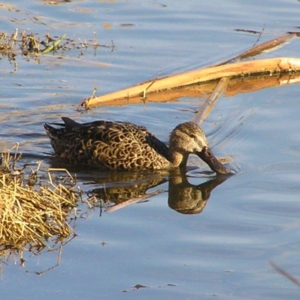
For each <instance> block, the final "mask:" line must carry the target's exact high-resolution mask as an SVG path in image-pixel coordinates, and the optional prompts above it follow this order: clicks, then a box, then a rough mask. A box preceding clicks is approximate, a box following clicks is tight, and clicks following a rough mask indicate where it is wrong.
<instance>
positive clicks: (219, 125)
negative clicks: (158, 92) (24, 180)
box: [0, 0, 300, 300]
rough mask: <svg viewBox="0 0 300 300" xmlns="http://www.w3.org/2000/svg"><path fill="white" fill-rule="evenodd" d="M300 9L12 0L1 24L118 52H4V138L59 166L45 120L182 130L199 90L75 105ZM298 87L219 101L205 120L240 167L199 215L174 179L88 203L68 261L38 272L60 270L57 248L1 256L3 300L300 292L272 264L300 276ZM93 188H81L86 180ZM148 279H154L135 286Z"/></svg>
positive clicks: (242, 42)
mask: <svg viewBox="0 0 300 300" xmlns="http://www.w3.org/2000/svg"><path fill="white" fill-rule="evenodd" d="M299 5H300V4H299V2H298V1H290V0H289V1H284V0H278V1H274V0H272V1H264V2H263V3H262V2H258V1H252V2H251V3H250V2H249V3H247V4H246V3H241V2H240V1H234V0H231V1H227V2H226V3H225V2H224V1H211V2H209V3H207V1H196V0H195V1H185V2H183V1H169V0H167V1H164V2H161V3H157V2H152V1H146V2H137V1H97V2H95V1H90V0H87V1H80V2H77V1H73V2H70V3H63V4H60V5H51V4H47V3H46V2H44V1H32V2H31V3H29V4H28V3H25V2H23V1H14V7H13V8H12V9H11V10H10V11H9V10H6V9H1V15H0V24H1V28H2V29H1V30H2V31H5V32H7V33H12V32H13V31H14V29H15V28H16V27H17V28H18V29H19V30H20V31H21V30H26V29H28V31H29V32H34V33H38V34H39V35H40V36H43V35H44V34H45V33H46V32H47V31H49V32H50V34H52V35H56V36H61V35H62V34H64V33H67V36H68V38H70V39H74V40H75V41H76V43H78V42H79V39H80V40H81V41H82V42H87V41H88V42H90V43H92V41H93V39H94V38H95V34H94V33H96V38H97V41H98V43H100V44H102V45H106V46H111V45H112V41H113V44H114V45H115V48H114V49H111V48H109V47H108V48H105V47H98V48H97V50H96V52H95V51H94V50H93V48H92V47H89V48H88V49H87V50H81V49H77V50H69V51H68V50H66V51H65V52H64V53H60V54H59V55H58V54H55V55H52V54H48V55H45V56H42V57H41V58H40V61H39V62H34V60H32V59H31V60H30V61H29V62H28V61H26V59H25V58H21V56H17V62H18V67H17V71H16V72H14V66H13V64H11V63H9V62H8V61H7V60H6V59H5V58H2V59H1V61H0V66H1V69H0V70H1V71H0V72H1V73H0V74H1V81H0V90H1V94H0V111H1V116H0V121H1V132H0V137H1V143H5V144H7V145H12V144H13V143H15V142H20V148H21V149H22V151H23V152H24V153H25V157H27V159H29V160H30V159H34V158H35V157H36V159H41V157H42V158H44V164H43V165H44V166H43V167H44V168H47V167H48V166H50V165H51V164H52V160H51V158H49V156H48V155H47V154H46V153H49V152H51V151H52V149H51V146H50V143H49V140H48V138H47V137H46V134H45V133H44V131H43V127H42V124H43V123H44V122H45V121H49V122H57V121H58V120H59V118H60V117H61V116H64V115H68V116H70V117H72V118H75V119H76V120H78V121H90V120H93V119H98V118H105V119H111V120H123V121H132V122H134V123H138V124H141V125H144V126H146V127H147V128H149V129H150V130H151V131H153V132H154V133H155V134H156V135H157V136H158V137H159V138H161V139H162V140H164V141H167V139H168V135H169V132H170V131H171V130H172V128H174V126H176V125H177V124H178V123H180V122H184V121H187V120H190V119H192V117H193V112H194V111H195V110H196V109H197V108H198V106H199V101H198V99H191V98H184V99H180V100H179V102H174V103H147V104H146V105H144V104H140V105H129V106H125V107H104V106H103V107H98V108H95V109H93V110H92V111H90V112H87V113H78V112H76V107H77V105H78V104H79V102H80V101H81V100H82V99H84V98H85V97H88V96H90V95H91V94H92V91H93V89H94V87H97V93H98V94H103V93H107V92H111V91H115V90H118V89H121V88H124V87H127V86H130V85H133V84H136V83H138V82H142V81H144V80H148V79H151V78H155V77H159V76H165V75H167V74H170V73H176V72H183V71H185V70H189V69H193V68H196V67H200V66H204V65H209V64H211V63H215V62H217V61H220V60H221V59H225V58H230V57H232V56H234V55H236V54H238V53H240V52H242V51H244V50H246V49H248V48H250V47H251V46H252V45H253V44H255V42H256V41H257V38H258V36H257V35H252V34H250V33H245V32H237V31H235V30H234V29H248V30H257V31H261V30H263V29H264V31H263V34H262V36H261V37H260V41H261V42H263V41H266V40H269V39H272V38H275V37H278V36H280V35H283V34H284V33H285V32H286V31H295V30H297V28H296V26H298V25H299V18H298V16H299V9H300V7H299ZM35 17H37V18H35ZM104 23H107V24H109V25H110V27H111V28H110V29H107V24H106V25H105V24H104ZM129 25H130V26H129ZM298 49H299V41H298V40H297V39H295V40H293V41H291V42H290V43H289V44H287V45H286V46H285V47H282V48H280V49H278V50H276V51H274V52H271V53H268V54H264V55H262V56H261V57H278V56H285V57H297V56H299V51H298ZM81 51H82V52H83V55H80V53H81ZM299 89H300V88H299V85H297V84H295V85H288V86H283V87H279V88H269V89H264V90H260V91H257V92H252V93H245V94H238V95H236V96H234V97H221V99H220V100H219V101H218V103H217V105H216V107H215V108H214V110H213V111H212V113H211V115H210V116H209V117H208V118H207V120H206V121H205V122H204V124H203V129H204V131H205V132H206V134H207V136H208V140H209V142H210V144H211V146H212V148H213V151H214V152H215V153H216V154H217V155H218V156H222V157H227V158H229V159H230V165H231V167H232V168H233V169H235V170H237V171H238V173H237V175H235V176H232V177H231V178H229V179H227V180H226V181H224V182H223V183H221V184H220V185H218V186H217V187H216V188H214V189H213V190H212V191H211V194H210V197H209V199H208V200H207V202H205V203H204V202H203V203H204V209H203V211H202V212H201V213H199V212H198V213H194V214H182V213H179V212H177V211H176V210H175V209H174V207H173V206H172V204H174V203H173V202H172V200H174V199H173V198H172V197H171V196H169V195H170V194H169V193H168V191H170V190H171V187H170V185H169V182H165V183H162V184H160V185H159V186H157V187H154V188H152V189H150V191H148V192H151V191H155V190H162V192H161V193H159V194H157V195H156V196H153V197H151V198H149V199H147V201H144V202H142V203H135V204H132V205H129V206H126V207H125V208H122V209H119V210H117V211H115V212H111V213H109V212H106V211H105V210H104V211H103V212H102V214H101V215H100V213H101V212H100V208H95V209H92V210H91V211H88V208H87V206H86V205H80V207H79V208H78V214H79V216H80V214H81V213H82V214H83V216H84V218H83V217H82V218H78V220H77V221H76V227H75V232H76V233H77V234H78V236H76V237H75V238H74V239H73V240H71V241H70V242H69V243H67V244H66V245H65V246H64V247H63V249H62V253H61V255H60V258H61V259H60V261H59V265H58V266H56V267H55V268H53V269H51V270H49V271H46V272H45V273H43V275H41V276H38V275H37V274H36V273H35V272H43V271H45V270H47V269H48V268H51V267H52V266H55V265H56V263H57V259H58V257H59V251H53V252H47V251H46V250H45V251H44V252H43V253H42V254H40V255H39V256H30V253H28V252H26V251H25V254H24V255H25V259H26V262H25V265H24V266H23V267H22V266H20V264H19V260H18V258H15V259H14V258H13V257H10V258H8V257H2V258H1V259H2V261H3V263H2V265H1V269H0V290H1V297H2V298H3V299H4V298H5V299H29V298H30V299H95V298H101V299H172V300H173V299H210V298H215V297H218V298H219V299H298V298H299V293H300V291H299V288H297V287H296V286H295V285H293V283H291V282H290V281H289V280H287V279H286V278H285V277H283V276H282V275H280V274H279V273H277V272H276V271H275V270H274V269H273V268H272V267H271V265H270V264H269V262H270V261H272V262H274V263H275V264H277V265H278V266H280V267H281V268H282V269H284V270H286V271H287V272H289V273H290V274H291V275H293V276H295V277H296V278H298V279H299V280H300V273H299V261H298V256H299V246H300V244H299V238H298V236H299V227H300V222H299V212H300V203H299V192H300V185H299V181H300V175H299V173H300V172H299V171H300V154H299V153H300V152H299V150H300V146H299V145H300V137H299V130H298V128H299V127H300V118H299V114H300V101H299ZM1 145H2V144H0V146H1ZM26 155H27V156H26ZM32 157H33V158H32ZM192 162H194V163H195V162H196V163H197V164H198V163H199V161H198V160H197V159H196V158H193V159H192ZM203 170H207V169H206V167H205V165H204V164H201V165H200V168H198V169H196V170H194V171H193V170H192V171H191V172H190V173H189V174H190V177H189V178H188V180H189V182H190V184H193V185H199V184H201V183H204V182H205V181H207V180H209V179H210V178H211V177H209V176H208V175H206V173H203V172H202V171H203ZM94 175H95V174H94ZM102 175H103V174H102ZM78 176H79V177H80V176H81V177H82V178H84V176H87V175H86V173H84V172H83V173H82V174H78ZM99 176H100V175H99ZM82 181H83V184H84V180H82ZM95 186H96V185H95V184H91V185H88V184H87V183H86V185H83V187H84V189H86V190H87V189H89V188H94V187H95ZM198 204H199V205H200V204H201V202H200V203H198ZM138 284H140V285H143V286H144V287H143V288H139V289H137V288H135V286H136V285H138Z"/></svg>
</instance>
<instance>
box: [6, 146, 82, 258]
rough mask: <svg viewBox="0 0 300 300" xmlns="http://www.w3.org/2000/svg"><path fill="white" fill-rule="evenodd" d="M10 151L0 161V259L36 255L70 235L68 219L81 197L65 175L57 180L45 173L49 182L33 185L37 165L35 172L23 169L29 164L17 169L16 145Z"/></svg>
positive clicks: (36, 174) (71, 229) (34, 183)
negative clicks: (14, 255) (24, 254)
mask: <svg viewBox="0 0 300 300" xmlns="http://www.w3.org/2000/svg"><path fill="white" fill-rule="evenodd" d="M11 150H15V151H16V152H15V154H11ZM11 150H7V151H4V152H2V155H1V161H0V162H1V164H0V260H2V258H3V257H6V256H7V255H8V253H9V255H11V254H12V253H23V251H27V250H28V251H30V252H33V253H39V252H40V251H42V250H43V249H44V248H46V247H48V248H49V247H50V246H49V245H50V244H53V243H55V244H57V243H59V242H63V241H65V240H66V239H68V238H70V237H72V236H74V235H75V233H74V231H73V228H72V226H70V222H71V216H72V211H73V210H74V208H75V207H76V205H77V203H78V200H79V199H80V197H81V195H80V193H79V192H76V191H74V186H75V182H76V181H75V180H74V178H72V176H71V175H70V174H69V173H67V176H65V178H64V180H63V181H59V179H57V180H53V177H54V178H56V177H55V176H52V175H51V174H50V173H49V171H48V173H49V174H48V175H49V178H51V181H50V182H49V181H47V183H46V184H43V185H42V184H41V183H37V178H38V172H39V168H40V165H41V162H38V163H37V164H36V165H37V167H36V168H35V170H32V169H31V170H30V171H29V170H27V169H28V166H29V164H26V165H24V166H23V167H22V168H17V167H16V165H17V162H18V163H19V160H20V158H21V155H20V154H18V153H17V152H18V145H17V144H16V145H15V146H14V147H13V148H12V149H11ZM30 165H31V164H30ZM70 176H71V177H70ZM73 215H74V214H73ZM20 259H21V261H22V257H21V256H20Z"/></svg>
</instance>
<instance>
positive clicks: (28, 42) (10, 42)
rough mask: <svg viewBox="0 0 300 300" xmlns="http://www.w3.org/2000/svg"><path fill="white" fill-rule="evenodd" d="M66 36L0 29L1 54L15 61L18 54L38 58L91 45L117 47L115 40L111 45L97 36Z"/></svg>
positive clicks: (94, 46)
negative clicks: (74, 37) (102, 41)
mask: <svg viewBox="0 0 300 300" xmlns="http://www.w3.org/2000/svg"><path fill="white" fill-rule="evenodd" d="M94 34H95V33H94ZM66 36H67V34H63V35H62V36H60V37H57V36H51V35H50V33H49V32H47V33H46V34H45V36H44V37H43V38H41V37H40V35H39V34H36V33H29V32H28V31H26V30H23V31H19V30H18V29H15V31H14V32H13V33H11V34H8V33H5V32H1V31H0V55H2V56H4V57H7V58H8V60H9V61H15V59H16V57H17V56H18V55H19V56H23V57H32V58H34V59H35V60H38V59H39V57H40V55H43V54H47V53H49V52H55V51H56V52H59V51H66V50H73V49H77V50H83V49H87V48H89V47H93V48H94V49H97V48H98V47H104V48H110V49H112V50H113V49H114V48H115V46H114V44H113V41H112V44H111V45H103V44H100V43H99V42H98V41H97V39H96V36H95V37H94V39H93V40H89V41H81V40H80V39H78V41H76V40H74V39H70V38H66Z"/></svg>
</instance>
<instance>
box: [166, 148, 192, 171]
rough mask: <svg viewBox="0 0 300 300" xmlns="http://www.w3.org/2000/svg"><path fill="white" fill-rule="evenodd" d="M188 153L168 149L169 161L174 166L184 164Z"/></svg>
mask: <svg viewBox="0 0 300 300" xmlns="http://www.w3.org/2000/svg"><path fill="white" fill-rule="evenodd" d="M187 159H188V155H186V154H183V153H181V152H178V151H174V150H173V151H172V149H169V161H170V162H171V163H172V165H173V166H174V167H181V166H186V163H187Z"/></svg>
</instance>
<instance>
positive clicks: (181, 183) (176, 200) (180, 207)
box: [168, 173, 228, 214]
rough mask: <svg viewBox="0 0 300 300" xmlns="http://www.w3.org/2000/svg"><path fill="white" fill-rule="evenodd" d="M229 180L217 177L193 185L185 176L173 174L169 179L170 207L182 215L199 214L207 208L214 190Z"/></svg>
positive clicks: (224, 177) (225, 177)
mask: <svg viewBox="0 0 300 300" xmlns="http://www.w3.org/2000/svg"><path fill="white" fill-rule="evenodd" d="M227 179H228V176H216V177H214V178H211V179H209V180H208V181H206V182H204V183H201V184H199V185H193V184H190V183H189V182H188V179H187V176H186V175H185V174H182V173H179V174H172V175H170V177H169V197H168V204H169V207H170V208H172V209H174V210H176V211H177V212H179V213H181V214H199V213H201V212H202V211H203V209H204V208H205V206H206V203H207V201H208V199H209V197H210V194H211V192H212V190H213V189H214V188H215V187H217V186H218V185H220V184H221V183H223V182H224V181H225V180H227Z"/></svg>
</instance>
